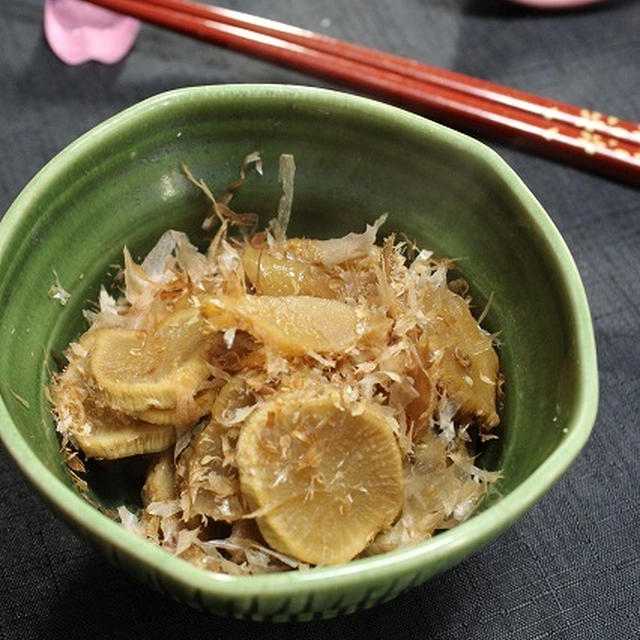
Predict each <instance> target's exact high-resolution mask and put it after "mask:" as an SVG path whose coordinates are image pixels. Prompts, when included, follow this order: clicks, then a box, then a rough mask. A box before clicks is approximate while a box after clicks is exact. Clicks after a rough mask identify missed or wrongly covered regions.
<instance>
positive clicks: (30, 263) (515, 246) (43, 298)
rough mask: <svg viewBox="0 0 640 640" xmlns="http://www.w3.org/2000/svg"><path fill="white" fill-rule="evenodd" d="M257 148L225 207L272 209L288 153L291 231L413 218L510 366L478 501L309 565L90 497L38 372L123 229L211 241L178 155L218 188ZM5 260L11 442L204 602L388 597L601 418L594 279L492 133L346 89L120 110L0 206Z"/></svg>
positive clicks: (541, 480)
mask: <svg viewBox="0 0 640 640" xmlns="http://www.w3.org/2000/svg"><path fill="white" fill-rule="evenodd" d="M256 150H258V151H260V152H261V154H262V158H263V164H264V175H263V176H262V177H261V176H259V175H258V174H256V173H255V172H253V173H251V174H250V176H249V179H248V180H247V182H246V184H245V185H244V186H243V188H242V189H241V190H240V191H239V192H238V195H237V196H236V198H235V199H234V208H235V210H236V211H252V212H257V213H259V214H260V216H261V218H262V220H263V221H266V220H267V219H269V218H270V217H271V216H272V215H273V214H274V212H275V211H276V210H277V204H278V200H279V197H280V194H281V191H280V186H279V185H278V179H277V172H278V157H279V155H280V154H281V153H291V154H293V155H294V157H295V161H296V165H297V172H296V180H295V196H294V206H293V212H292V222H291V226H290V235H307V236H316V237H332V236H333V237H335V236H337V235H340V234H344V233H347V232H349V231H361V230H362V229H363V228H364V225H365V223H367V222H371V221H373V220H374V219H375V218H376V217H377V216H379V215H380V214H381V213H384V212H387V213H388V214H389V217H388V221H387V223H386V225H385V227H384V228H383V231H384V232H385V233H390V232H395V233H397V234H406V235H407V236H408V237H409V238H411V239H413V240H415V241H416V242H417V243H418V245H419V246H421V247H424V248H429V249H432V250H433V251H434V252H435V253H436V255H438V256H448V257H451V258H455V259H456V260H457V268H456V270H457V272H458V275H462V276H463V277H465V278H466V279H467V280H468V281H469V282H470V283H471V293H472V295H473V298H474V301H475V306H474V311H475V312H476V313H479V312H480V311H481V310H482V309H483V307H484V305H485V304H486V303H487V302H488V301H489V300H491V304H490V307H489V311H488V315H487V319H486V322H485V326H486V327H487V328H488V329H489V330H491V331H496V332H500V333H499V342H500V348H499V352H500V358H501V365H502V369H503V372H504V375H505V378H506V385H505V399H504V407H503V409H502V414H501V418H502V427H501V429H500V439H499V440H498V441H495V442H492V443H490V444H488V445H487V446H486V448H485V450H484V452H483V454H482V458H481V463H482V464H484V465H485V466H487V467H490V468H493V469H501V470H502V471H503V479H502V480H501V481H500V482H499V483H498V485H497V486H496V487H495V489H494V490H493V491H492V492H491V494H490V495H489V496H488V497H487V499H486V500H485V501H484V503H483V507H482V509H481V511H480V512H479V513H478V514H477V515H475V516H473V517H472V518H471V519H470V520H469V521H467V522H465V523H463V524H462V525H460V526H458V527H457V528H455V529H453V530H451V531H449V532H447V533H443V534H439V535H437V536H435V537H434V538H433V539H432V540H429V541H427V542H425V543H422V544H420V545H417V546H415V547H411V548H408V549H405V550H400V551H397V552H393V553H391V554H386V555H384V556H379V557H375V558H370V559H363V560H357V561H354V562H352V563H350V564H349V565H344V566H341V567H334V568H322V569H314V570H311V571H308V572H305V573H304V574H303V573H298V574H296V573H289V574H281V575H271V576H259V577H240V578H238V577H228V576H216V575H213V574H207V573H205V572H203V571H200V570H198V569H195V568H193V567H190V566H189V565H187V564H186V563H184V562H182V561H181V560H179V559H176V558H173V557H170V556H168V554H166V553H165V552H163V551H161V550H159V549H156V548H154V547H153V546H152V545H151V544H148V543H146V542H144V541H142V540H140V539H138V538H136V537H135V536H133V535H132V534H130V533H128V532H124V531H122V529H121V528H120V527H119V526H118V525H117V524H115V523H113V522H111V521H109V520H108V519H107V518H106V516H104V515H102V514H101V513H99V511H97V510H96V509H94V508H93V507H91V506H90V505H89V504H87V503H86V502H85V501H83V500H82V498H81V497H79V496H78V495H77V494H76V493H75V491H74V489H73V488H72V486H71V483H70V481H69V477H68V474H67V473H66V471H65V469H64V467H63V464H62V462H61V457H60V453H59V444H58V441H57V438H56V434H55V431H54V427H53V423H52V419H51V415H50V411H49V406H48V403H47V400H46V397H45V388H46V385H47V381H48V378H49V375H50V373H49V372H50V369H51V368H53V366H54V365H53V363H52V361H51V358H50V355H49V354H50V353H51V351H52V350H56V351H58V352H61V351H63V350H64V348H65V346H66V345H67V343H68V342H69V341H70V340H71V339H73V338H74V337H76V336H77V335H78V334H79V333H80V332H81V331H83V330H84V329H85V328H86V323H85V321H84V319H83V315H82V311H83V309H86V308H87V307H88V305H89V304H90V302H91V301H95V300H96V299H97V294H98V290H99V286H100V284H101V283H103V282H107V283H109V282H111V280H112V278H113V273H114V268H113V265H114V264H119V263H121V256H122V248H123V246H124V245H126V246H127V247H128V248H129V249H130V250H131V252H132V254H133V255H134V257H141V256H143V255H144V254H145V252H146V251H147V250H148V249H149V248H151V247H152V246H153V244H154V243H155V241H156V240H157V239H158V237H159V236H160V234H161V233H162V232H163V231H164V230H166V229H168V228H174V229H179V230H182V231H185V232H187V233H188V234H189V236H190V237H191V239H192V240H193V241H194V242H196V244H199V245H200V246H201V247H203V246H205V243H206V241H207V236H206V235H205V233H204V232H203V231H202V230H201V229H200V223H201V221H202V219H203V217H204V216H205V215H206V213H207V211H208V203H207V200H206V198H205V197H204V196H203V194H202V193H200V192H199V191H198V190H197V189H195V188H194V187H193V185H191V184H190V183H189V182H188V181H187V180H186V179H185V178H184V175H183V173H182V170H181V165H182V163H185V164H187V165H188V166H189V168H190V169H191V171H192V172H193V174H194V175H196V176H198V177H202V178H204V180H205V181H206V182H207V183H208V184H209V185H210V186H211V187H212V188H213V189H221V188H223V187H224V186H225V185H227V184H228V183H230V182H232V181H233V180H234V179H236V178H237V175H238V169H239V165H240V163H241V161H242V158H243V157H244V156H245V155H247V154H248V153H250V152H253V151H256ZM107 272H109V273H111V274H112V275H111V276H110V277H109V276H106V275H105V274H107ZM0 274H1V275H0V308H1V309H2V310H3V312H2V329H1V331H0V341H1V353H2V358H1V359H0V379H1V380H2V386H1V394H2V406H1V407H0V429H1V433H2V437H3V440H4V442H5V445H6V447H7V448H8V450H9V452H10V453H11V454H12V455H13V457H14V458H15V460H16V462H17V463H18V465H19V466H20V467H21V468H22V469H23V471H24V472H25V474H26V475H27V477H28V478H29V479H30V480H31V481H32V482H33V483H34V485H35V486H36V488H37V489H38V490H39V491H40V492H41V493H42V494H43V495H44V496H45V498H46V499H47V500H48V501H49V502H50V503H51V504H52V506H53V507H54V508H55V509H56V511H57V512H58V513H60V514H61V515H62V516H63V517H64V518H65V519H66V520H67V521H68V522H70V524H71V525H72V526H74V527H75V528H76V529H77V530H78V531H80V532H81V533H82V534H84V535H85V536H87V537H88V538H89V539H90V540H92V541H93V542H94V543H95V544H97V545H98V546H99V547H100V548H101V549H102V550H103V551H104V552H105V553H107V555H108V557H109V558H110V559H111V560H112V561H114V562H116V563H118V564H120V565H124V566H125V568H126V569H127V570H128V571H130V572H131V573H133V574H134V575H136V576H137V577H139V578H141V579H143V580H145V581H147V582H149V583H151V584H152V585H153V586H155V587H156V588H158V589H160V590H162V591H166V592H168V593H170V594H171V595H173V596H174V597H177V598H180V599H182V600H184V601H187V602H189V603H191V604H195V605H196V606H200V607H204V608H207V609H209V610H211V611H214V612H219V613H227V614H231V615H236V616H240V617H252V618H255V619H262V618H273V619H289V618H301V619H304V618H308V617H312V616H314V615H322V616H330V615H335V614H337V613H340V612H348V611H352V610H354V609H356V608H359V607H365V606H371V605H373V604H376V603H377V602H381V601H384V600H388V599H390V598H392V597H394V596H395V595H397V594H398V593H399V592H401V591H402V590H404V589H406V588H408V587H410V586H412V585H415V584H418V583H420V582H423V581H424V580H426V579H427V578H428V577H430V576H431V575H433V574H435V573H437V572H439V571H442V570H444V569H445V568H447V567H448V566H451V565H453V564H454V563H456V562H458V561H459V560H461V559H462V558H463V557H464V556H466V555H467V554H468V553H470V552H472V551H473V550H474V549H477V548H478V547H479V546H480V545H482V544H485V543H486V542H488V541H489V540H491V539H492V538H494V537H495V536H496V535H497V534H498V533H500V531H502V530H503V529H504V528H506V527H507V526H508V525H509V524H510V523H511V522H513V521H514V520H515V519H516V518H517V517H518V516H519V515H520V514H521V513H522V512H523V511H524V510H525V509H526V508H527V507H529V506H530V505H531V504H533V502H535V500H537V499H538V498H539V497H540V496H541V495H542V494H543V493H544V492H545V491H546V490H547V489H548V488H549V487H550V486H551V485H552V484H553V482H554V481H555V480H556V479H557V478H558V476H559V475H560V474H561V473H562V472H563V471H564V469H565V468H566V467H567V466H568V465H569V464H570V462H571V460H572V459H573V458H574V457H575V456H576V455H577V453H578V451H579V449H580V448H581V446H582V445H583V443H584V441H585V440H586V438H587V436H588V433H589V431H590V429H591V426H592V424H593V421H594V418H595V411H596V398H597V377H596V376H597V374H596V363H595V349H594V344H593V335H592V328H591V321H590V316H589V310H588V307H587V302H586V298H585V296H584V291H583V288H582V284H581V282H580V278H579V275H578V273H577V271H576V268H575V265H574V263H573V261H572V259H571V256H570V254H569V252H568V250H567V248H566V246H565V245H564V243H563V241H562V239H561V238H560V236H559V234H558V232H557V231H556V229H555V227H554V226H553V224H552V222H551V221H550V220H549V218H548V217H547V215H546V214H545V213H544V211H543V210H542V208H541V207H540V205H539V204H538V203H537V202H536V200H535V199H534V197H533V196H532V195H531V194H530V193H529V191H528V190H527V189H526V187H525V186H524V185H523V184H522V182H521V181H520V180H519V178H518V177H517V176H516V175H515V174H514V173H513V172H512V171H511V170H510V169H509V168H508V167H507V166H506V165H505V164H504V163H503V162H502V161H501V160H500V159H499V158H498V157H497V156H496V155H495V154H494V153H493V152H492V151H490V150H489V149H487V148H486V147H484V146H483V145H481V144H479V143H477V142H475V141H473V140H471V139H469V138H467V137H465V136H462V135H460V134H457V133H454V132H452V131H450V130H448V129H445V128H443V127H440V126H438V125H436V124H433V123H431V122H429V121H426V120H424V119H422V118H419V117H417V116H414V115H411V114H408V113H406V112H403V111H401V110H399V109H394V108H392V107H388V106H384V105H381V104H378V103H375V102H372V101H369V100H365V99H361V98H356V97H353V96H347V95H344V94H339V93H334V92H328V91H322V90H314V89H305V88H301V87H277V86H267V87H264V86H262V87H260V86H233V87H200V88H193V89H186V90H179V91H175V92H171V93H169V94H164V95H161V96H157V97H155V98H152V99H150V100H148V101H146V102H144V103H141V104H140V105H137V106H135V107H133V108H131V109H129V110H127V111H125V112H123V113H122V114H119V115H118V116H116V117H114V118H112V119H111V120H109V121H107V122H106V123H104V124H102V125H100V126H99V127H98V128H96V129H94V130H93V131H91V132H89V133H88V134H86V135H85V136H83V137H82V138H80V139H79V140H78V141H76V142H75V143H74V144H73V145H71V146H70V147H69V148H67V149H66V150H65V151H64V152H62V153H61V154H60V155H59V156H58V157H56V158H55V159H54V160H53V161H52V162H51V163H49V165H47V166H46V167H45V168H44V169H43V170H42V171H41V172H40V173H39V174H38V175H37V176H36V177H35V178H34V179H33V180H32V182H31V183H30V184H29V185H28V186H27V188H26V189H25V190H24V191H23V193H22V194H21V195H20V196H19V198H18V199H17V200H16V202H15V203H14V205H13V206H12V207H11V209H10V211H9V212H8V213H7V215H6V216H5V220H4V221H3V223H2V233H1V235H0ZM54 274H55V275H54ZM56 277H57V278H59V281H60V283H61V284H62V286H63V287H64V288H65V289H66V290H67V291H68V292H69V293H70V294H71V297H70V299H69V301H68V303H67V304H66V306H61V305H60V304H59V303H58V302H57V301H56V300H53V299H51V298H50V297H49V295H48V292H49V289H50V287H51V285H52V284H53V282H54V279H55V278H56ZM125 484H126V483H125ZM92 489H93V496H94V498H95V499H96V500H98V501H103V502H105V503H106V502H108V501H109V500H111V499H112V496H109V495H108V493H109V492H108V491H105V490H103V488H101V487H100V486H97V485H96V486H94V487H92ZM112 489H113V488H112ZM121 490H122V492H126V491H131V490H132V487H123V488H122V489H121ZM116 493H117V492H116Z"/></svg>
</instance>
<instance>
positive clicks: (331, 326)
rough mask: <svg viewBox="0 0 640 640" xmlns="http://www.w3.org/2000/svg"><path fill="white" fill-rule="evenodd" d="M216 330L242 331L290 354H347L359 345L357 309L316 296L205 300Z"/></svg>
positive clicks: (206, 315)
mask: <svg viewBox="0 0 640 640" xmlns="http://www.w3.org/2000/svg"><path fill="white" fill-rule="evenodd" d="M202 311H203V314H204V317H205V318H206V319H207V321H208V323H209V325H210V327H211V328H213V329H215V330H219V331H224V330H227V329H241V330H243V331H246V332H248V333H250V334H251V335H252V336H254V338H256V339H257V340H260V341H261V342H263V343H264V344H266V345H269V346H271V347H274V348H275V349H277V350H279V351H280V352H282V353H283V354H285V355H291V356H301V355H305V354H308V353H344V351H346V350H347V349H349V348H350V347H352V346H353V345H355V343H356V340H357V332H356V328H357V316H356V312H355V310H354V308H353V307H351V306H349V305H347V304H344V303H343V302H338V301H337V300H326V299H324V298H315V297H312V296H239V297H230V296H215V297H213V296H212V297H209V298H207V299H205V300H204V301H203V305H202Z"/></svg>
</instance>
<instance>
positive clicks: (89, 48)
mask: <svg viewBox="0 0 640 640" xmlns="http://www.w3.org/2000/svg"><path fill="white" fill-rule="evenodd" d="M139 30H140V23H139V22H138V21H137V20H135V19H134V18H131V17H129V16H123V15H121V14H119V13H115V12H113V11H109V10H107V9H103V8H102V7H96V6H95V5H92V4H89V3H88V2H83V1H82V0H45V3H44V33H45V36H46V38H47V42H48V43H49V46H50V47H51V49H52V50H53V52H54V53H55V54H56V55H57V56H58V58H60V60H62V61H63V62H66V63H67V64H74V65H75V64H82V63H83V62H88V61H89V60H96V61H98V62H103V63H104V64H114V63H115V62H118V61H119V60H122V58H124V56H125V55H127V53H128V52H129V50H130V49H131V47H132V46H133V44H134V42H135V41H136V37H137V35H138V31H139Z"/></svg>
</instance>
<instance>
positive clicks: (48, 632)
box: [0, 0, 640, 640]
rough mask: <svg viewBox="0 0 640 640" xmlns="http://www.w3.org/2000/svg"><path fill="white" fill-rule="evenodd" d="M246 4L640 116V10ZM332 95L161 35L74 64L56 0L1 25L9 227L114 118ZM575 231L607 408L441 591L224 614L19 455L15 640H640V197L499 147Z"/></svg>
mask: <svg viewBox="0 0 640 640" xmlns="http://www.w3.org/2000/svg"><path fill="white" fill-rule="evenodd" d="M227 6H230V7H232V8H237V9H241V10H246V11H251V12H252V13H255V14H259V15H263V16H267V17H271V18H276V19H280V20H284V21H287V22H290V23H293V24H297V25H299V26H301V27H307V28H310V29H313V30H316V31H321V32H325V33H328V34H330V35H334V36H337V37H340V38H344V39H348V40H352V41H357V42H360V43H363V44H367V45H371V46H374V47H377V48H380V49H384V50H387V51H392V52H395V53H398V54H401V55H405V56H409V57H412V58H416V59H421V60H425V61H428V62H430V63H432V64H435V65H438V66H443V67H446V68H449V69H454V70H457V71H462V72H465V73H469V74H471V75H475V76H480V77H484V78H488V79H491V80H494V81H497V82H499V83H502V84H506V85H512V86H515V87H518V88H522V89H524V90H528V91H531V92H533V93H538V94H542V95H548V96H550V97H554V98H556V99H559V100H563V101H566V102H570V103H574V104H579V105H581V106H583V107H586V108H589V109H597V110H601V111H605V112H607V113H613V114H615V115H617V116H619V117H623V118H627V119H630V120H635V121H640V2H637V1H636V0H626V1H625V0H620V1H615V0H613V1H611V2H608V3H604V4H601V5H596V6H593V7H591V8H589V9H585V10H582V11H576V12H563V13H557V14H551V13H537V12H534V11H532V10H528V9H525V8H521V7H516V6H515V5H509V4H506V3H504V2H500V1H499V0H404V1H402V2H388V1H385V0H296V1H294V0H282V1H280V2H268V1H267V0H253V1H252V2H248V1H247V0H234V1H232V2H229V3H228V4H227ZM225 82H289V83H302V84H313V85H318V86H331V85H328V84H326V83H322V82H320V81H317V80H314V79H312V78H309V77H306V76H303V75H301V74H297V73H294V72H291V71H287V70H284V69H281V68H278V67H275V66H272V65H270V64H267V63H263V62H259V61H256V60H252V59H249V58H246V57H244V56H241V55H239V54H235V53H231V52H227V51H224V50H221V49H217V48H214V47H211V46H207V45H205V44H202V43H199V42H195V41H192V40H190V39H188V38H185V37H182V36H179V35H176V34H171V33H168V32H164V31H162V30H160V29H155V28H152V27H148V26H145V27H143V29H142V31H141V34H140V37H139V39H138V42H137V44H136V46H135V48H134V50H133V52H132V53H131V54H130V55H129V56H128V57H127V58H126V59H125V60H124V61H123V62H121V63H119V64H117V65H115V66H112V67H105V66H99V65H95V64H87V65H83V66H80V67H73V68H72V67H66V66H64V65H63V64H62V63H61V62H59V61H58V60H57V59H56V58H55V57H54V56H53V54H52V53H51V52H50V51H49V49H48V47H47V45H46V43H45V41H44V39H43V35H42V5H41V2H38V1H37V0H3V2H2V10H1V11H0V212H4V211H6V209H7V208H8V206H9V204H10V203H11V201H12V200H13V198H14V197H15V196H16V195H17V194H18V192H19V190H20V189H21V188H22V187H23V186H24V184H25V183H26V181H27V180H28V179H29V178H30V177H31V176H32V175H33V174H34V173H35V172H36V171H37V170H38V169H39V168H40V167H41V166H42V165H43V164H44V163H45V162H46V161H47V160H49V159H50V158H51V157H52V156H53V155H54V154H55V153H56V152H58V151H59V150H60V149H62V148H63V147H64V146H65V145H67V144H68V143H69V142H71V141H72V140H73V139H74V138H76V137H77V136H78V135H79V134H81V133H83V132H84V131H86V130H87V129H89V128H90V127H91V126H93V125H95V124H96V123H98V122H99V121H101V120H103V119H104V118H106V117H108V116H110V115H112V114H113V113H115V112H117V111H119V110H121V109H123V108H124V107H127V106H129V105H131V104H133V103H134V102H137V101H138V100H140V99H142V98H145V97H148V96H150V95H153V94H155V93H158V92H160V91H163V90H166V89H171V88H175V87H179V86H186V85H195V84H217V83H225ZM489 144H490V145H491V146H492V147H493V148H495V149H496V150H497V151H498V152H499V153H500V154H501V155H502V156H503V157H504V158H505V159H506V160H507V161H508V162H509V163H510V164H511V165H512V166H513V167H514V168H515V170H516V171H517V172H518V173H519V174H520V175H521V177H522V178H523V179H524V181H525V182H526V183H527V184H528V185H529V186H530V188H531V189H532V191H533V192H534V194H536V196H537V197H538V198H539V200H540V201H541V203H542V204H543V206H544V207H545V208H546V209H547V211H548V212H549V213H550V215H551V217H552V218H553V220H554V221H555V223H556V224H557V226H558V227H559V229H560V231H561V232H562V234H563V235H564V237H565V239H566V241H567V243H568V245H569V247H570V249H571V251H572V252H573V255H574V256H575V259H576V261H577V264H578V267H579V269H580V272H581V274H582V277H583V280H584V284H585V286H586V289H587V294H588V296H589V299H590V303H591V308H592V313H593V319H594V323H595V330H596V338H597V343H598V349H599V367H600V383H601V400H600V411H599V417H598V420H597V423H596V426H595V429H594V432H593V435H592V437H591V438H590V440H589V442H588V444H587V445H586V447H585V449H584V451H583V453H582V454H581V455H580V457H579V458H578V460H577V461H576V462H575V464H573V465H572V467H571V468H570V470H569V471H568V472H567V473H566V475H564V477H563V478H562V479H561V480H560V481H559V482H558V484H557V485H556V486H555V487H554V488H553V489H552V490H551V491H550V492H549V493H548V494H547V495H546V496H545V497H544V498H543V499H542V500H541V501H540V503H539V504H538V505H537V506H535V507H534V508H533V509H532V510H530V511H529V512H528V513H527V514H526V515H525V516H524V517H523V518H522V519H521V520H520V521H519V522H518V523H517V524H515V525H514V526H513V527H512V528H511V529H510V530H509V531H508V532H506V533H505V534H504V535H502V536H501V537H500V538H499V539H498V540H497V541H495V542H494V543H493V544H491V545H489V546H488V547H486V548H485V549H484V550H482V551H480V552H479V553H477V554H475V555H474V556H472V557H470V558H469V559H467V560H466V561H465V562H463V563H462V564H461V565H459V566H458V567H456V568H454V569H452V570H450V571H449V572H447V573H445V574H444V575H442V576H440V577H437V578H435V579H433V580H431V581H430V582H429V583H428V584H426V585H424V586H422V587H420V588H417V589H414V590H413V591H411V592H409V593H407V594H405V595H403V596H401V597H399V598H397V599H396V600H394V601H393V602H391V603H388V604H386V605H383V606H380V607H377V608H375V609H373V610H370V611H366V612H362V613H358V614H355V615H353V616H349V617H344V618H341V619H337V620H332V621H323V622H314V623H309V624H306V625H305V626H304V627H301V626H299V625H285V626H282V625H278V626H276V625H268V624H253V623H243V622H237V621H233V620H227V619H218V618H215V617H211V616H208V615H205V614H202V613H199V612H196V611H193V610H191V609H189V608H187V607H185V606H182V605H180V604H177V603H174V602H172V601H169V600H166V599H164V598H162V597H161V596H159V595H157V594H155V593H154V592H152V591H150V590H148V589H147V588H146V587H144V586H141V585H139V584H137V583H134V582H132V581H131V580H130V579H129V578H127V577H126V576H125V575H123V574H122V573H120V572H119V571H117V570H115V569H113V568H112V567H111V566H110V565H108V564H107V563H106V562H105V561H104V560H103V559H102V557H101V556H99V555H98V554H97V553H96V552H95V551H94V550H93V549H92V548H91V547H89V546H88V545H87V544H86V543H85V542H83V541H82V540H80V539H78V538H76V537H74V536H73V535H72V534H71V533H70V532H69V531H68V530H67V528H66V527H65V526H64V525H63V524H61V522H60V521H58V520H57V519H56V518H55V517H54V516H53V515H52V513H51V512H50V511H49V510H48V508H47V507H46V506H45V505H44V503H43V502H42V501H41V500H40V498H39V497H38V496H37V495H36V493H35V491H34V490H33V489H32V488H31V486H30V485H28V484H27V482H26V481H25V480H24V479H23V477H22V476H21V474H20V473H19V472H18V470H17V468H16V467H15V465H14V464H13V462H12V461H11V460H10V459H9V458H8V456H7V454H6V452H4V450H0V465H1V466H0V505H2V515H1V518H0V558H1V562H0V640H9V639H11V640H14V639H15V640H19V639H22V638H24V639H29V640H33V639H39V638H48V639H50V638H51V639H57V638H67V639H68V638H114V639H115V638H123V639H124V638H134V637H138V638H146V637H149V638H154V637H166V638H180V639H184V640H188V639H189V638H200V637H211V636H212V635H214V636H215V637H224V638H230V639H231V638H243V639H248V638H260V639H261V640H267V639H268V638H275V637H278V638H297V637H300V636H301V635H304V637H306V638H309V639H315V638H329V637H331V638H343V639H344V640H356V639H358V638H372V637H373V638H390V637H402V638H433V639H438V640H449V639H457V638H467V639H475V638H478V639H480V638H481V639H482V640H491V639H494V638H495V639H498V638H500V639H502V640H505V639H507V640H511V639H516V638H517V639H521V638H525V639H534V638H535V639H540V640H541V639H543V638H576V639H577V638H580V639H590V638H594V639H595V638H597V639H600V638H611V639H618V638H620V639H627V638H629V639H630V638H640V613H639V600H640V435H639V434H640V431H639V427H638V415H639V413H640V198H638V191H637V190H634V189H632V188H630V187H626V186H623V185H620V184H616V183H614V182H612V181H608V180H606V179H603V178H599V177H596V176H594V175H589V174H587V173H583V172H581V171H579V170H576V169H573V168H570V167H566V166H562V165H560V164H557V163H554V162H551V161H549V160H545V159H542V158H539V157H534V156H532V155H529V154H526V153H524V152H523V151H521V150H518V149H515V148H513V147H510V148H507V147H505V146H502V145H500V144H498V143H496V142H494V141H489Z"/></svg>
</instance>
